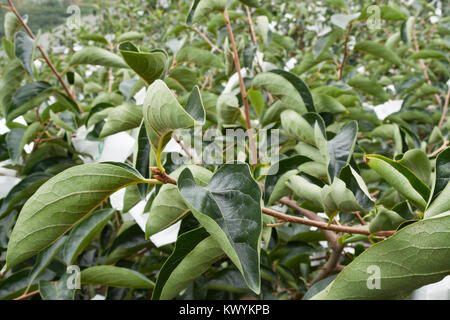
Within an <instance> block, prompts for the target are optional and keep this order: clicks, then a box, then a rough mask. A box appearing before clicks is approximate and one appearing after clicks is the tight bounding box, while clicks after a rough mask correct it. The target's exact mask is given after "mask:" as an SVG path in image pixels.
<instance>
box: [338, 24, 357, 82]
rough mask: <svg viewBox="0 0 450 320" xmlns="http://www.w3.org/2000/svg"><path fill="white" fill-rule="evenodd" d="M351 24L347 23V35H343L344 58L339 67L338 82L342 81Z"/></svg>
mask: <svg viewBox="0 0 450 320" xmlns="http://www.w3.org/2000/svg"><path fill="white" fill-rule="evenodd" d="M352 26H353V24H352V23H349V24H348V26H347V33H346V34H345V44H344V56H343V57H342V61H341V64H340V65H339V74H338V80H342V74H343V72H344V65H345V60H347V56H348V39H349V37H350V31H351V30H352Z"/></svg>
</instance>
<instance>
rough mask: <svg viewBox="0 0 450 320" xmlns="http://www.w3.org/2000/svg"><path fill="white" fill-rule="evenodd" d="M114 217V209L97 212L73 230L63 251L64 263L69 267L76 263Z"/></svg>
mask: <svg viewBox="0 0 450 320" xmlns="http://www.w3.org/2000/svg"><path fill="white" fill-rule="evenodd" d="M113 215H114V209H104V210H98V211H95V212H93V213H92V214H91V215H90V216H89V217H87V218H85V219H84V220H83V221H81V222H80V223H79V224H77V225H76V226H75V227H74V228H73V229H72V231H71V232H70V233H69V235H68V237H67V240H66V243H65V245H64V250H63V257H64V262H65V263H66V264H67V265H71V264H73V263H74V262H75V259H76V258H77V257H78V255H79V254H80V253H81V252H82V251H83V250H84V248H86V246H87V245H88V244H89V243H90V242H91V241H92V240H94V238H95V237H96V236H97V235H98V234H99V233H100V232H101V231H102V229H103V228H104V227H105V225H106V224H107V223H108V221H109V220H110V219H111V217H112V216H113Z"/></svg>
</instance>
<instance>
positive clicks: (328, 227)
mask: <svg viewBox="0 0 450 320" xmlns="http://www.w3.org/2000/svg"><path fill="white" fill-rule="evenodd" d="M262 212H263V213H265V214H268V215H269V216H272V217H275V218H278V219H280V220H283V221H287V222H293V223H299V224H304V225H307V226H311V227H316V228H319V229H324V230H331V231H336V232H344V233H354V234H365V235H371V232H370V231H369V230H368V229H363V228H356V227H348V226H338V225H335V224H330V225H328V223H326V222H319V221H315V220H310V219H305V218H300V217H296V216H291V215H288V214H284V213H281V212H278V211H275V210H272V209H269V208H262ZM394 233H395V231H380V232H377V233H375V235H377V236H384V237H389V236H392V235H393V234H394Z"/></svg>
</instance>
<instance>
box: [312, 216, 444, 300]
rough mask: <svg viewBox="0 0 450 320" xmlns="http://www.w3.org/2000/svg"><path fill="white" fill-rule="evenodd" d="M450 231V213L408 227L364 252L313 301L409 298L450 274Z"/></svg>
mask: <svg viewBox="0 0 450 320" xmlns="http://www.w3.org/2000/svg"><path fill="white" fill-rule="evenodd" d="M449 232H450V215H449V214H448V213H446V214H442V215H438V216H435V217H433V218H430V219H425V220H422V221H419V222H416V223H413V224H411V225H409V226H406V227H405V228H403V229H401V230H399V231H397V232H396V233H395V234H394V235H393V236H391V237H390V238H389V239H387V240H384V241H381V242H378V243H377V244H375V245H373V246H372V247H371V248H369V249H368V250H366V251H364V252H363V253H362V254H361V255H359V256H358V257H357V258H356V259H355V260H353V262H351V263H350V264H349V265H347V266H346V267H345V268H344V270H343V271H341V272H340V273H339V275H338V276H337V277H336V279H335V280H334V281H333V282H332V283H331V284H330V285H329V286H328V287H327V288H326V289H325V290H324V291H322V292H320V293H319V294H317V295H316V296H314V297H313V299H339V300H341V299H398V298H400V299H401V298H406V297H408V296H409V295H410V294H411V292H412V291H414V290H415V289H418V288H420V287H422V286H424V285H426V284H430V283H434V282H437V281H439V280H441V279H442V278H444V277H445V276H447V275H448V274H449V273H450V265H449V263H448V256H449V254H450V245H449V242H448V238H449ZM411 257H414V259H411ZM377 270H378V271H379V273H378V272H377ZM377 276H379V281H380V282H379V287H373V286H374V285H376V277H377Z"/></svg>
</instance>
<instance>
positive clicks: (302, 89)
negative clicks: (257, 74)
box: [270, 69, 316, 112]
mask: <svg viewBox="0 0 450 320" xmlns="http://www.w3.org/2000/svg"><path fill="white" fill-rule="evenodd" d="M270 72H273V73H275V74H278V75H280V76H282V77H283V78H285V79H286V80H287V81H289V82H290V83H291V84H292V85H293V86H294V88H295V89H296V90H297V91H298V93H299V94H300V96H301V97H302V99H303V102H304V104H305V107H306V109H307V110H308V112H316V108H315V106H314V101H315V100H314V99H313V97H312V95H311V91H310V90H309V88H308V86H307V84H306V83H305V82H304V81H303V80H302V79H301V78H300V77H298V76H297V75H295V74H293V73H291V72H288V71H284V70H280V69H278V70H271V71H270Z"/></svg>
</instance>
